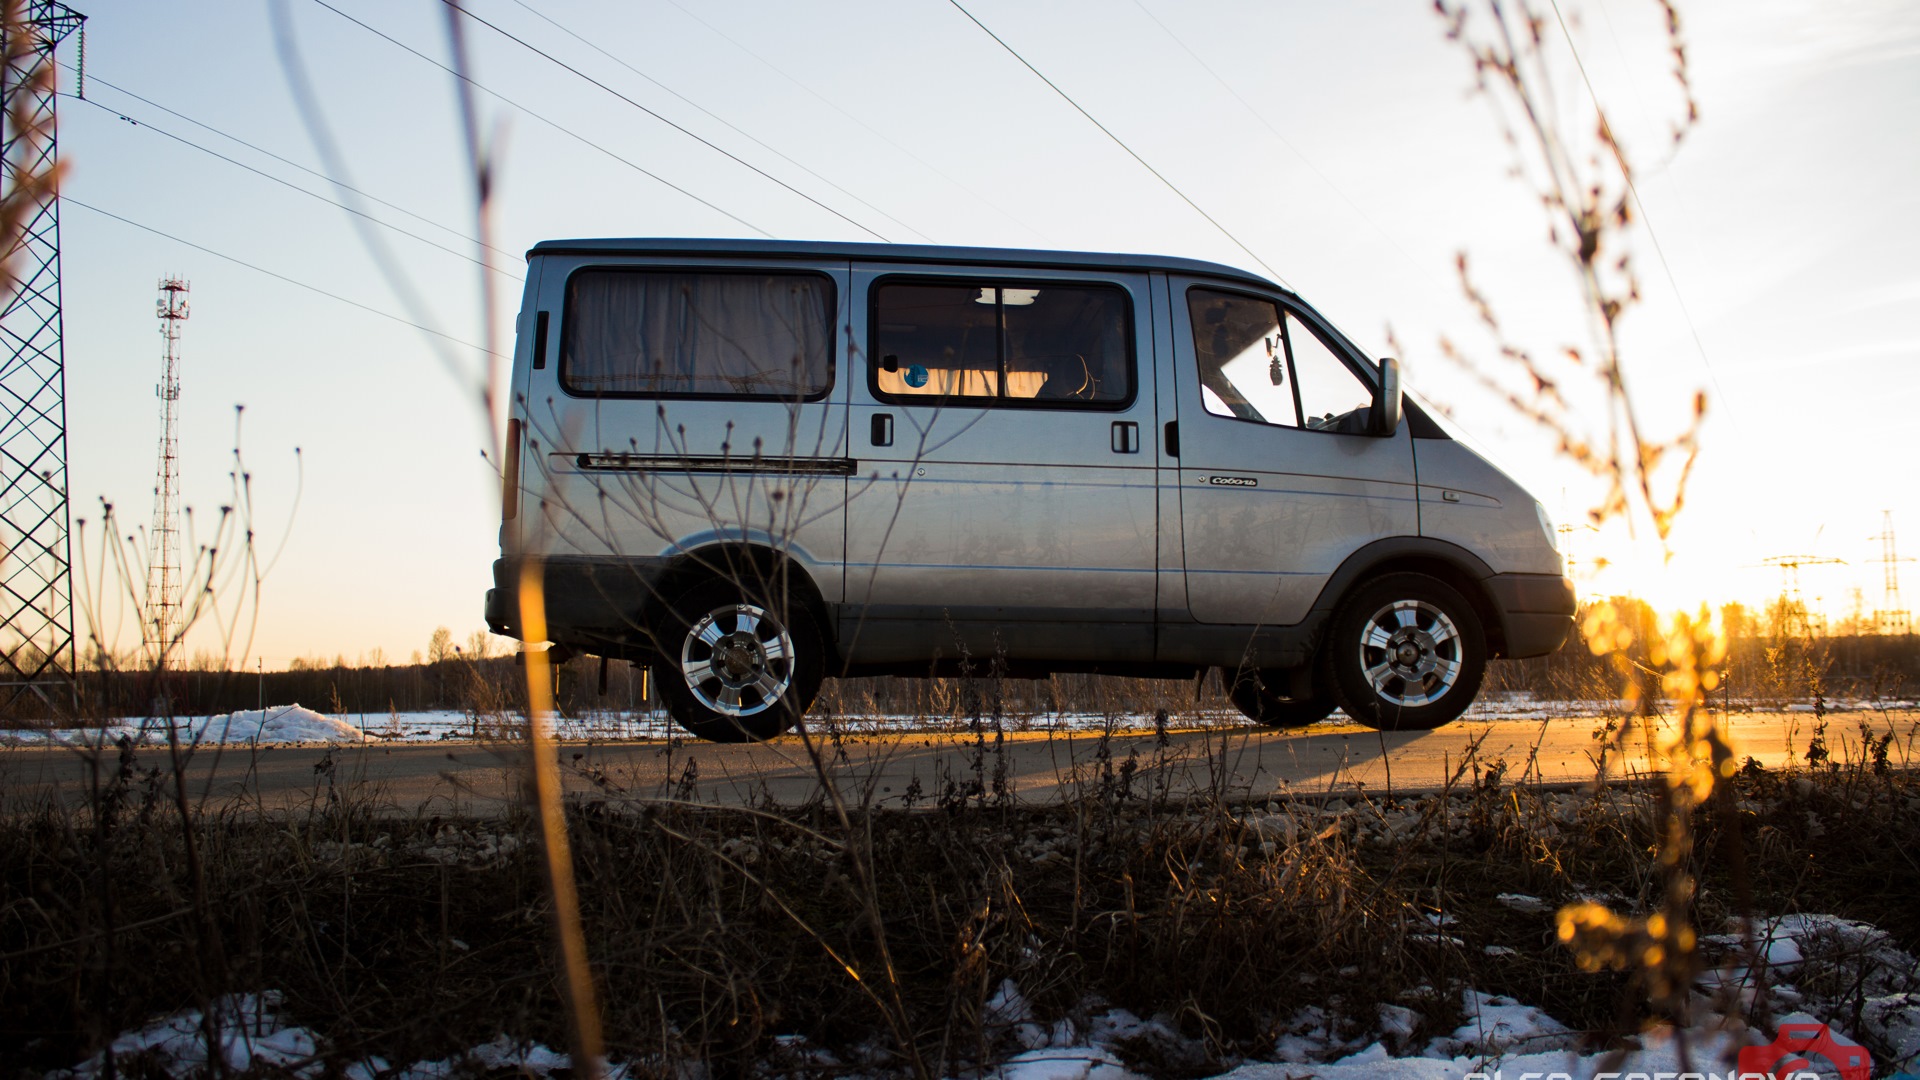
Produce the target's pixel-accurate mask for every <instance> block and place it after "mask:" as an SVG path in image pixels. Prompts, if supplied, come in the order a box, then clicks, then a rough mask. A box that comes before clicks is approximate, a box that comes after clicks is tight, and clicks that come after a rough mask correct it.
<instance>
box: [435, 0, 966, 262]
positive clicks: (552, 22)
mask: <svg viewBox="0 0 1920 1080" xmlns="http://www.w3.org/2000/svg"><path fill="white" fill-rule="evenodd" d="M513 2H514V3H516V4H518V5H520V6H521V7H523V8H525V9H526V10H527V11H528V12H529V13H530V14H532V15H533V17H534V18H537V19H539V20H541V21H542V22H545V23H546V24H547V25H549V26H551V27H553V28H554V29H556V30H558V31H560V32H561V33H563V34H565V35H567V36H568V37H570V38H572V39H574V40H575V41H578V42H579V43H580V44H582V45H585V46H586V47H587V48H589V49H592V50H593V51H594V52H597V53H599V54H600V55H601V56H604V57H606V58H607V59H609V60H611V61H613V62H614V63H616V64H619V65H620V66H621V67H623V68H626V69H627V70H628V71H631V72H633V73H634V74H635V75H638V76H640V77H641V78H643V79H645V80H647V81H648V82H650V83H652V84H653V85H655V86H657V87H659V88H660V89H661V90H664V91H666V92H667V93H669V94H672V95H673V96H674V97H676V98H678V99H679V100H680V101H682V102H683V103H685V104H686V105H687V106H688V107H689V108H692V109H694V110H696V111H698V112H699V113H700V114H701V115H702V116H705V117H707V118H708V119H709V120H712V121H713V122H715V123H717V124H720V125H721V126H723V127H725V128H726V129H727V130H729V131H731V132H733V133H734V134H736V135H738V136H740V137H741V138H743V139H746V140H747V141H748V142H751V143H753V144H754V145H755V146H758V147H759V148H760V149H762V150H765V151H766V152H767V153H769V154H772V155H773V156H775V157H777V158H779V159H780V160H781V161H784V162H786V163H787V164H789V165H791V166H793V167H794V168H796V169H799V170H800V171H801V172H804V173H806V174H807V175H808V176H811V177H813V178H814V179H815V180H818V181H820V182H821V183H823V184H825V185H827V186H828V187H830V188H832V189H833V190H835V191H837V192H839V193H840V194H842V195H845V196H846V197H847V198H849V199H852V200H853V201H854V202H857V203H859V204H860V205H861V206H864V207H866V208H867V209H869V210H871V211H873V212H874V213H876V214H879V215H880V216H881V217H883V218H886V219H887V220H888V221H891V222H893V223H894V224H895V225H898V226H900V227H901V228H903V229H905V230H907V231H908V232H910V233H912V234H913V235H915V236H917V237H919V238H920V239H922V240H925V241H927V242H928V243H933V237H931V236H928V235H927V234H926V233H923V232H921V231H920V230H919V229H916V228H914V227H913V226H911V225H909V224H907V223H906V222H904V221H901V220H900V219H899V218H897V217H894V216H893V215H892V214H889V213H887V212H886V211H885V210H882V209H880V208H879V207H877V206H875V205H873V204H872V203H870V202H868V201H867V200H865V199H863V198H861V197H860V196H858V195H855V194H854V193H853V192H851V191H848V190H847V189H846V188H843V187H841V186H840V185H839V184H836V183H834V182H833V181H832V180H829V179H827V178H826V177H824V176H822V175H820V174H819V173H817V172H815V171H813V170H812V169H810V168H808V167H807V166H805V165H802V164H801V163H800V162H798V161H795V160H794V159H793V158H791V157H789V156H787V155H786V154H784V153H781V152H780V151H779V150H778V149H776V148H774V147H772V146H769V145H767V144H766V143H765V142H762V141H761V140H760V139H758V138H755V137H754V136H753V135H751V134H749V133H747V132H746V131H743V130H741V129H740V127H739V126H737V125H735V124H733V123H731V122H729V121H728V120H727V119H726V118H724V117H722V116H720V115H718V114H716V113H715V112H713V110H711V109H708V108H707V107H705V106H704V105H701V104H700V103H699V102H697V101H695V100H693V99H692V98H690V97H688V96H687V95H685V94H682V93H681V92H680V91H678V90H675V89H674V88H673V87H671V86H668V85H667V84H666V83H663V82H661V81H660V80H659V79H656V78H654V77H653V76H651V75H649V74H647V73H646V72H644V71H641V70H640V69H639V68H637V67H634V66H633V65H632V64H629V63H627V62H626V61H625V60H622V59H620V58H619V57H618V56H615V55H614V54H613V53H611V52H608V51H607V50H606V49H604V48H602V47H600V46H599V45H597V44H595V43H594V42H593V40H592V39H591V38H588V37H585V36H583V35H581V34H578V33H576V32H574V31H573V30H571V29H569V28H568V27H567V26H566V25H564V24H562V23H561V22H559V21H558V20H556V19H554V18H552V17H550V16H548V15H547V14H546V13H544V12H542V11H541V10H540V9H538V8H536V7H534V6H533V5H532V4H529V3H527V0H513ZM463 10H464V9H463Z"/></svg>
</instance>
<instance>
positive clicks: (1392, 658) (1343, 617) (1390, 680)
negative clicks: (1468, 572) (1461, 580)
mask: <svg viewBox="0 0 1920 1080" xmlns="http://www.w3.org/2000/svg"><path fill="white" fill-rule="evenodd" d="M1321 664H1322V671H1321V674H1322V676H1323V678H1322V682H1323V683H1324V684H1325V685H1326V686H1327V687H1328V688H1329V689H1330V690H1331V691H1332V692H1333V697H1334V700H1335V701H1336V702H1337V703H1338V704H1339V706H1340V707H1341V708H1342V709H1345V710H1346V712H1347V715H1348V716H1351V717H1353V718H1354V719H1355V720H1357V721H1359V722H1360V723H1362V724H1366V725H1368V726H1369V727H1376V728H1382V729H1384V730H1387V731H1422V730H1426V729H1429V728H1437V727H1439V726H1440V725H1442V724H1445V723H1447V722H1449V721H1451V720H1453V719H1454V718H1456V717H1458V716H1459V715H1460V714H1461V713H1463V712H1465V711H1466V710H1467V706H1469V705H1471V704H1473V698H1474V695H1475V694H1477V693H1479V691H1480V680H1481V678H1482V677H1484V676H1485V674H1486V670H1487V638H1486V631H1485V629H1484V628H1483V627H1482V626H1481V623H1480V616H1479V614H1478V613H1477V612H1475V611H1474V609H1473V605H1472V604H1470V603H1468V602H1467V599H1466V597H1464V596H1461V595H1460V593H1459V591H1458V590H1456V589H1454V588H1453V587H1452V586H1450V585H1448V584H1447V583H1445V582H1443V581H1440V580H1438V579H1436V578H1431V577H1428V576H1426V575H1425V574H1411V573H1409V574H1389V575H1387V576H1386V577H1383V578H1381V579H1380V580H1378V581H1375V582H1373V583H1371V584H1369V585H1367V586H1365V587H1363V588H1362V589H1361V590H1360V591H1359V592H1357V593H1355V594H1354V595H1353V596H1352V597H1350V598H1349V599H1348V600H1347V602H1346V603H1345V604H1344V605H1343V606H1342V607H1341V608H1340V610H1339V611H1338V612H1337V613H1335V615H1334V617H1333V622H1332V623H1331V624H1330V625H1329V627H1328V630H1327V639H1326V642H1325V644H1324V645H1323V646H1322V649H1321Z"/></svg>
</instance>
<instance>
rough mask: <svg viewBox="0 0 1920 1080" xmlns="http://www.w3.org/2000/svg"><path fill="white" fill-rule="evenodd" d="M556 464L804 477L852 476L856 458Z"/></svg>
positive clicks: (620, 459)
mask: <svg viewBox="0 0 1920 1080" xmlns="http://www.w3.org/2000/svg"><path fill="white" fill-rule="evenodd" d="M553 459H554V462H555V464H563V463H564V464H566V465H571V466H573V467H574V468H576V469H580V470H582V471H584V472H697V473H781V474H785V475H789V476H792V475H801V476H852V475H853V474H854V472H855V471H856V470H857V469H858V466H859V463H858V462H856V461H854V460H853V459H852V458H786V457H732V456H722V457H703V456H688V455H681V454H554V455H553Z"/></svg>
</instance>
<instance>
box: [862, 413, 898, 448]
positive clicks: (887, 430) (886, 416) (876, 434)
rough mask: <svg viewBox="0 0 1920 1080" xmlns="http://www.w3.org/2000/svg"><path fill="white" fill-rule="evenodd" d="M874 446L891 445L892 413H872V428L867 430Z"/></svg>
mask: <svg viewBox="0 0 1920 1080" xmlns="http://www.w3.org/2000/svg"><path fill="white" fill-rule="evenodd" d="M868 434H869V435H870V436H871V437H872V440H873V445H875V446H892V445H893V414H892V413H874V414H873V425H872V429H871V430H870V431H869V432H868Z"/></svg>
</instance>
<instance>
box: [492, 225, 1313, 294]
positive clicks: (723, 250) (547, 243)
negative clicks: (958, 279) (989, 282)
mask: <svg viewBox="0 0 1920 1080" xmlns="http://www.w3.org/2000/svg"><path fill="white" fill-rule="evenodd" d="M535 255H714V256H752V257H755V258H788V259H818V258H822V257H824V258H832V259H846V260H848V261H854V260H859V259H872V260H874V261H885V262H908V263H971V264H987V265H994V266H1036V267H1068V268H1072V267H1086V268H1096V269H1101V270H1134V271H1143V270H1171V271H1176V272H1178V273H1183V274H1205V275H1208V276H1210V277H1223V278H1232V279H1235V280H1238V281H1244V282H1250V283H1254V284H1258V285H1263V286H1265V287H1267V288H1279V286H1277V285H1275V284H1274V283H1273V282H1271V281H1268V280H1267V279H1266V278H1263V277H1261V276H1260V275H1258V274H1253V273H1249V272H1247V271H1245V270H1240V269H1237V268H1235V267H1231V266H1225V265H1222V264H1220V263H1211V262H1204V261H1202V260H1199V259H1182V258H1176V257H1173V256H1169V255H1121V254H1109V253H1105V252H1089V251H1033V250H1027V249H1023V248H986V247H942V246H939V245H936V244H855V243H840V242H826V241H811V240H698V239H686V238H675V239H658V238H636V239H625V240H622V239H613V238H607V239H593V240H542V241H541V242H539V243H537V244H535V245H533V247H532V249H530V250H529V251H528V252H527V257H528V258H532V257H533V256H535ZM1288 291H1291V290H1288Z"/></svg>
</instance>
